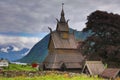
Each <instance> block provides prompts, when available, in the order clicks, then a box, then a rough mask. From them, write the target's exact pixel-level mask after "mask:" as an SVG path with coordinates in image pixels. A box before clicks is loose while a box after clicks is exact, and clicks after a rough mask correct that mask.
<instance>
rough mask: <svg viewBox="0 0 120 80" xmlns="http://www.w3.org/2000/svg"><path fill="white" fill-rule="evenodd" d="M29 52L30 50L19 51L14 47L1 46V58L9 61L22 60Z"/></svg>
mask: <svg viewBox="0 0 120 80" xmlns="http://www.w3.org/2000/svg"><path fill="white" fill-rule="evenodd" d="M28 51H29V49H28V48H23V49H19V48H18V47H16V46H14V45H1V46H0V58H4V59H8V60H9V61H14V60H17V59H20V58H22V57H23V56H24V55H25V54H26V52H28Z"/></svg>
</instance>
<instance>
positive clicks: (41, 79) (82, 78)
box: [0, 73, 104, 80]
mask: <svg viewBox="0 0 120 80" xmlns="http://www.w3.org/2000/svg"><path fill="white" fill-rule="evenodd" d="M0 80H104V79H102V78H98V77H97V76H94V77H90V76H87V75H82V74H78V75H68V74H59V75H58V74H54V73H51V74H47V75H43V76H34V77H26V76H19V77H13V78H5V77H0Z"/></svg>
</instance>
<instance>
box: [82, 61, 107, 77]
mask: <svg viewBox="0 0 120 80" xmlns="http://www.w3.org/2000/svg"><path fill="white" fill-rule="evenodd" d="M85 67H87V69H88V71H89V73H90V75H99V74H101V73H102V72H103V71H104V69H105V67H104V65H103V63H102V62H101V61H86V63H85V66H84V68H83V70H84V69H85Z"/></svg>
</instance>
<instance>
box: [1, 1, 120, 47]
mask: <svg viewBox="0 0 120 80" xmlns="http://www.w3.org/2000/svg"><path fill="white" fill-rule="evenodd" d="M62 3H64V12H65V17H66V20H67V19H70V21H69V27H70V28H73V29H76V30H79V31H81V30H82V29H83V28H84V27H85V23H86V22H87V16H89V14H90V13H92V12H94V11H96V10H102V11H107V12H109V13H111V12H112V13H114V14H120V0H0V45H7V44H12V45H16V46H17V47H19V49H22V48H24V47H26V48H29V49H30V48H31V47H32V46H33V45H34V44H36V43H37V42H38V41H40V40H41V39H42V38H43V37H44V36H45V35H46V34H47V33H49V30H48V27H51V28H52V29H53V30H55V28H56V18H58V19H59V18H60V12H61V4H62Z"/></svg>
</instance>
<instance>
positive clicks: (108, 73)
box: [82, 61, 120, 79]
mask: <svg viewBox="0 0 120 80" xmlns="http://www.w3.org/2000/svg"><path fill="white" fill-rule="evenodd" d="M82 73H85V74H88V75H99V76H101V77H104V78H108V79H115V78H116V77H120V69H115V68H105V66H104V64H103V63H102V61H86V63H85V65H84V67H83V70H82Z"/></svg>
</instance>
